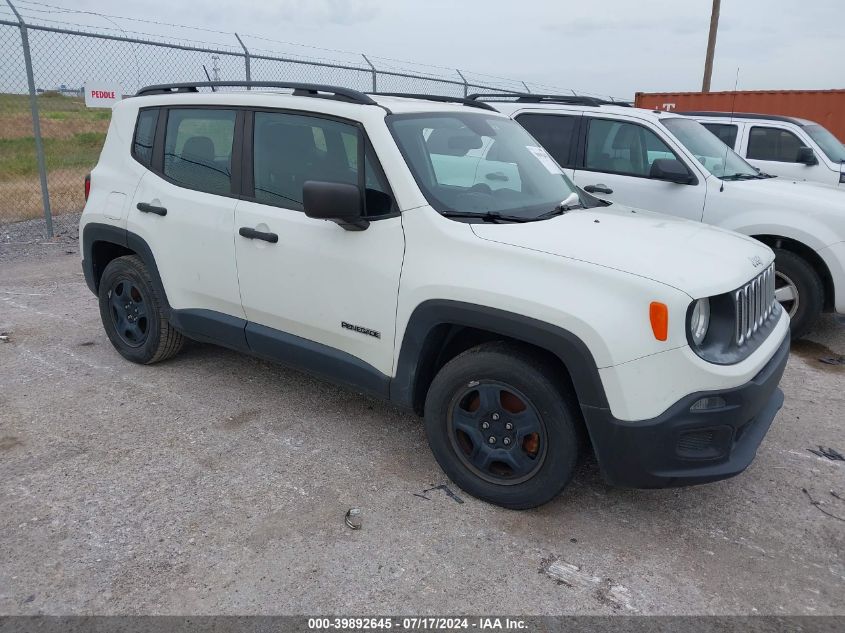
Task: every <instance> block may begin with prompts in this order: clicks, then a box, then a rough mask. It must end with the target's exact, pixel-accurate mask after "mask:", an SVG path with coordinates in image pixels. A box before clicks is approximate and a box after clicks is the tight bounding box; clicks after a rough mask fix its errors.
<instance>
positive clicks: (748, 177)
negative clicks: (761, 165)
mask: <svg viewBox="0 0 845 633" xmlns="http://www.w3.org/2000/svg"><path fill="white" fill-rule="evenodd" d="M759 178H760V174H731V175H729V176H722V180H757V179H759Z"/></svg>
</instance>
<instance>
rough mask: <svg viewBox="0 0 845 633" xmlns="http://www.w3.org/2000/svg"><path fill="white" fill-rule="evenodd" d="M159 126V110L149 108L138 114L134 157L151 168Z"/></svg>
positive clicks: (133, 147)
mask: <svg viewBox="0 0 845 633" xmlns="http://www.w3.org/2000/svg"><path fill="white" fill-rule="evenodd" d="M157 124H158V108H149V109H146V110H140V111H139V112H138V121H137V122H136V124H135V136H134V138H133V139H132V155H133V156H134V157H135V160H137V161H138V162H139V163H141V164H142V165H144V166H145V167H149V166H150V163H151V162H152V158H153V141H154V140H155V132H156V125H157Z"/></svg>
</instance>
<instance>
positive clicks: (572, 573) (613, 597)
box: [539, 556, 636, 611]
mask: <svg viewBox="0 0 845 633" xmlns="http://www.w3.org/2000/svg"><path fill="white" fill-rule="evenodd" d="M539 572H540V573H541V574H545V575H546V576H548V577H549V578H551V579H552V580H554V581H555V582H556V583H557V584H558V585H565V586H566V587H569V588H570V589H590V590H593V596H594V597H595V599H596V600H598V601H599V602H601V603H604V604H606V605H608V606H610V607H612V608H614V609H627V610H629V611H636V609H635V608H634V607H633V606H632V605H631V599H632V596H631V591H630V590H629V589H628V588H627V587H625V586H624V585H620V584H617V583H615V582H613V580H611V579H610V578H599V577H598V576H593V575H592V574H590V573H588V572H586V571H582V569H581V567H579V566H578V565H573V564H572V563H567V562H566V561H563V560H560V559H559V558H557V557H554V556H552V557H550V558H546V559H543V560H542V561H540V569H539Z"/></svg>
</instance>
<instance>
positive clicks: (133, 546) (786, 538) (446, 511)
mask: <svg viewBox="0 0 845 633" xmlns="http://www.w3.org/2000/svg"><path fill="white" fill-rule="evenodd" d="M76 250H77V247H76V246H75V244H74V243H73V241H72V239H71V241H68V242H67V243H65V242H61V241H60V242H58V243H51V244H50V245H48V246H38V245H36V246H33V245H29V246H27V247H26V248H22V249H20V250H14V248H13V246H12V245H9V244H0V332H3V333H6V334H7V335H8V342H1V341H0V482H2V483H0V508H2V512H0V614H35V613H46V614H91V613H97V614H139V613H145V614H188V613H190V614H219V613H225V614H253V613H263V614H284V613H308V614H312V613H329V612H331V613H339V614H360V615H371V614H373V613H379V612H381V613H405V614H407V613H416V614H425V613H429V614H434V613H438V614H452V613H455V612H461V613H463V612H467V611H470V612H482V613H483V612H493V613H520V614H561V613H599V614H606V613H641V614H845V600H843V596H845V560H843V546H845V500H843V499H845V461H837V460H833V459H828V458H826V457H824V456H823V455H817V454H814V453H813V452H811V450H809V449H815V450H818V449H819V447H820V446H822V447H825V448H833V449H838V450H839V452H840V453H845V428H843V410H845V407H843V405H845V395H844V394H843V377H845V365H837V364H827V363H825V362H821V361H820V360H819V359H826V360H828V361H830V362H833V361H835V360H836V359H838V358H840V356H839V355H840V354H842V353H845V328H843V326H842V325H841V324H840V323H839V322H837V321H836V320H835V319H833V318H832V317H829V318H826V319H825V320H824V322H823V323H822V326H821V327H820V328H819V331H818V332H817V333H816V334H815V335H814V336H813V337H811V338H812V340H810V341H807V342H802V343H799V344H796V345H794V347H793V354H792V356H791V358H790V361H789V365H788V367H787V369H786V374H785V376H784V379H783V382H782V387H783V389H784V391H785V392H786V404H785V406H784V408H783V409H782V411H781V412H780V414H779V415H778V418H777V419H776V420H775V423H774V425H773V427H772V429H771V431H770V432H769V434H768V436H767V438H766V439H765V441H764V443H763V445H762V446H761V448H760V451H759V453H758V455H757V459H756V460H755V462H754V463H753V464H752V466H751V467H750V468H749V469H748V471H746V472H745V473H744V474H742V475H740V476H739V477H736V478H734V479H732V480H728V481H725V482H720V483H716V484H710V485H706V486H699V487H694V488H685V489H673V490H652V491H640V490H620V489H615V488H610V487H607V486H606V485H604V484H603V483H602V481H601V479H600V477H599V475H598V472H597V470H596V467H595V465H591V464H587V465H586V466H584V467H583V468H582V469H581V471H580V472H579V473H578V476H577V477H576V480H575V481H574V482H573V484H572V485H571V486H570V487H569V488H568V489H567V490H566V491H565V492H564V493H563V494H562V495H561V496H560V497H559V498H557V499H556V500H555V501H553V502H552V503H549V504H548V505H546V506H544V507H542V508H539V509H537V510H532V511H528V512H513V511H507V510H503V509H500V508H496V507H493V506H490V505H487V504H485V503H482V502H479V501H477V500H475V499H473V498H471V497H468V496H466V495H465V494H463V493H462V492H460V491H459V490H457V489H456V488H454V487H453V486H452V487H448V488H438V486H441V485H443V486H445V485H447V484H448V481H447V480H446V478H445V477H444V475H443V474H442V472H441V471H440V469H439V468H438V466H437V464H436V463H435V461H434V459H433V458H432V456H431V454H430V453H429V450H428V447H427V444H426V441H425V436H424V433H423V429H422V425H421V424H420V421H419V420H418V419H416V418H414V417H413V416H410V415H408V414H406V413H404V412H401V411H398V410H396V409H394V408H392V407H390V406H389V405H386V404H384V403H381V402H379V401H376V400H371V399H367V398H364V397H360V396H358V395H355V394H352V393H350V392H347V391H344V390H342V389H340V388H336V387H334V386H331V385H328V384H325V383H321V382H319V381H317V380H315V379H312V378H310V377H308V376H305V375H303V374H300V373H297V372H294V371H290V370H287V369H284V368H280V367H278V366H274V365H270V364H268V363H265V362H262V361H258V360H255V359H252V358H249V357H246V356H241V355H238V354H236V353H234V352H230V351H227V350H223V349H219V348H215V347H211V346H204V345H198V344H194V345H190V346H189V347H188V348H187V349H186V350H185V351H184V352H183V353H182V354H181V355H180V356H178V357H177V358H175V359H173V360H172V361H170V362H167V363H163V364H161V365H157V366H153V367H142V366H137V365H133V364H130V363H128V362H126V361H124V360H123V359H122V358H121V357H120V356H118V354H117V353H116V352H115V351H114V350H113V348H112V347H111V345H110V344H109V342H108V340H107V339H106V336H105V334H104V333H103V330H102V327H101V325H100V322H99V316H98V312H97V306H96V301H95V298H94V297H93V296H92V295H91V294H90V293H89V291H88V289H87V288H86V287H85V284H84V281H83V278H82V274H81V271H80V267H79V255H78V253H76ZM427 489H429V491H428V492H424V491H425V490H427ZM451 491H454V494H455V495H457V497H456V496H452V495H450V494H449V492H451ZM836 495H838V496H836ZM352 506H356V507H360V508H361V509H362V512H363V528H362V529H361V530H359V531H354V532H353V531H351V530H349V529H348V528H346V527H345V526H344V521H343V516H344V513H345V512H346V510H347V509H348V508H350V507H352Z"/></svg>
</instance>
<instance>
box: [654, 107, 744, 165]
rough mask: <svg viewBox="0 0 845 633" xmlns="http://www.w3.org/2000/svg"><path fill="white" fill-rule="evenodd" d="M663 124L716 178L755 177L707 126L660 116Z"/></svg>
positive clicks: (689, 120) (690, 120)
mask: <svg viewBox="0 0 845 633" xmlns="http://www.w3.org/2000/svg"><path fill="white" fill-rule="evenodd" d="M660 122H661V123H662V124H663V126H664V127H665V128H666V129H667V130H669V131H670V132H671V133H672V134H674V135H675V138H677V139H678V140H679V141H680V142H681V144H682V145H683V146H684V147H686V148H687V149H688V150H689V151H690V153H691V154H692V155H693V156H695V157H696V158H697V159H698V162H700V163H701V164H702V165H704V167H705V168H706V169H707V171H709V172H710V173H711V174H713V175H714V176H716V177H717V178H727V179H731V178H745V177H747V178H756V177H757V176H758V172H757V170H756V169H754V168H753V167H752V166H751V165H749V164H748V163H746V162H745V160H744V159H743V158H742V157H741V156H740V155H739V154H737V153H736V152H734V151H733V150H732V149H731V148H729V147H728V146H727V145H725V144H724V143H723V142H722V141H720V140H719V139H718V138H717V137H716V136H714V135H713V133H712V132H710V131H709V130H708V129H707V128H706V127H704V126H703V125H701V123H699V122H698V121H694V120H692V119H682V118H680V117H678V118H671V119H660Z"/></svg>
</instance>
